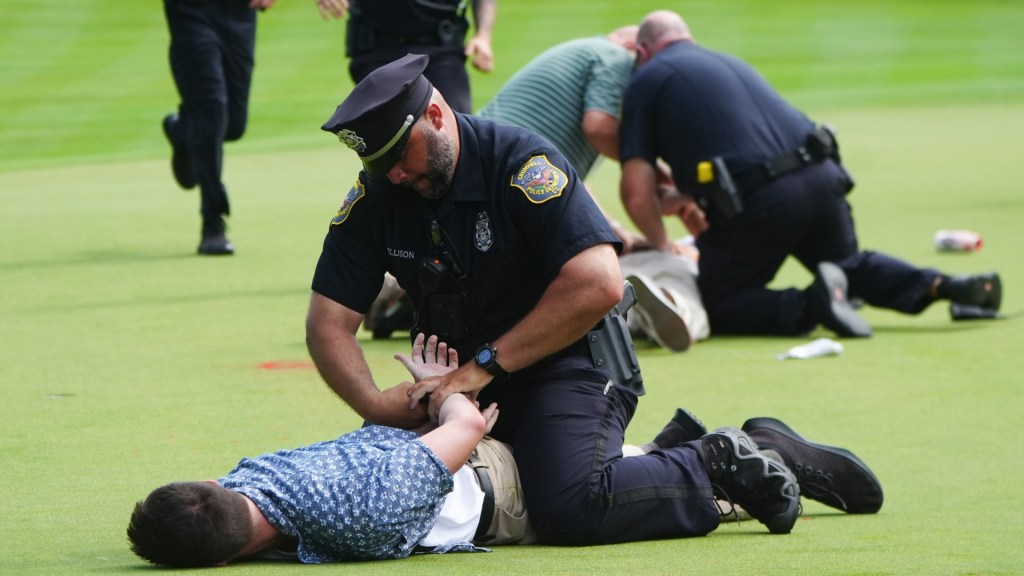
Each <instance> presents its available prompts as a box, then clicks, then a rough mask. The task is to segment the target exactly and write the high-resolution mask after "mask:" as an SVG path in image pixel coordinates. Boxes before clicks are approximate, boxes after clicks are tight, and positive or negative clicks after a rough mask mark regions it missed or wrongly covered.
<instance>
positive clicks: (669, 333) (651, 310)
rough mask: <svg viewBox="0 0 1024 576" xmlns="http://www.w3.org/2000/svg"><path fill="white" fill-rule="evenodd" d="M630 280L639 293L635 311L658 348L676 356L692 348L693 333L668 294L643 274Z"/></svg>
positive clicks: (631, 277)
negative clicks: (691, 336) (691, 333)
mask: <svg viewBox="0 0 1024 576" xmlns="http://www.w3.org/2000/svg"><path fill="white" fill-rule="evenodd" d="M626 280H627V281H628V282H629V283H630V284H632V285H633V289H634V290H635V291H636V307H635V308H634V311H635V312H636V313H637V314H639V315H640V316H641V317H642V322H641V324H642V325H643V326H644V327H645V328H646V329H648V330H649V336H650V337H651V338H652V339H653V340H654V341H655V342H656V343H657V344H658V346H661V347H662V348H667V349H669V350H671V351H673V352H682V351H684V350H686V349H687V348H689V347H690V331H689V330H688V329H687V328H686V322H685V321H684V320H683V317H682V316H680V315H679V312H676V307H675V304H673V303H672V301H671V300H669V298H668V296H667V295H666V294H665V292H664V291H663V290H662V289H661V288H659V287H658V285H657V284H656V283H655V282H654V281H653V280H651V279H650V278H648V277H647V276H643V275H641V274H632V275H630V276H628V277H627V278H626Z"/></svg>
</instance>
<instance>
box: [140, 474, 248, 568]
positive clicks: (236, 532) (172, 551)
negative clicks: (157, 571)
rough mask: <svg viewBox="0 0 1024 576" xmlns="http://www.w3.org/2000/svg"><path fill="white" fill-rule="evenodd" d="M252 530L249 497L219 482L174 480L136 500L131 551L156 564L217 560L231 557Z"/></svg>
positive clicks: (208, 563) (183, 564)
mask: <svg viewBox="0 0 1024 576" xmlns="http://www.w3.org/2000/svg"><path fill="white" fill-rule="evenodd" d="M252 534H253V528H252V522H251V519H250V517H249V506H248V503H247V502H246V500H245V497H244V496H242V495H241V494H239V493H237V492H234V491H232V490H228V489H227V488H224V487H223V486H220V485H219V484H217V483H215V482H174V483H171V484H167V485H166V486H161V487H160V488H157V489H156V490H153V491H152V492H151V493H150V494H149V496H147V497H146V499H145V500H143V501H142V502H139V503H137V504H136V505H135V510H134V511H133V512H132V518H131V521H130V522H129V523H128V539H129V540H130V541H131V548H132V552H135V554H136V555H138V556H139V557H140V558H142V559H144V560H148V561H150V562H152V563H153V564H164V565H168V566H180V567H195V566H215V565H217V564H222V563H224V562H227V561H228V560H230V559H232V558H233V557H234V556H235V555H236V554H237V553H238V552H240V551H241V550H242V549H243V548H244V547H245V546H246V545H247V544H248V543H249V540H250V538H251V537H252Z"/></svg>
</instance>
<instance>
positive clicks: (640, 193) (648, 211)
mask: <svg viewBox="0 0 1024 576" xmlns="http://www.w3.org/2000/svg"><path fill="white" fill-rule="evenodd" d="M657 189H658V182H657V175H656V173H655V170H654V167H653V166H651V165H650V164H649V163H647V162H646V161H645V160H643V159H640V158H630V159H629V160H627V161H626V162H624V163H623V164H622V181H621V183H620V188H619V193H620V195H621V198H622V205H623V207H624V208H625V209H626V214H628V215H629V218H630V220H632V221H633V224H635V225H636V227H637V228H638V229H640V232H642V233H643V235H644V236H646V237H647V240H648V242H650V243H651V245H652V246H654V247H656V248H658V249H659V250H667V249H668V247H669V241H668V234H667V233H666V232H665V223H664V222H663V221H662V216H661V203H660V201H659V199H658V194H657Z"/></svg>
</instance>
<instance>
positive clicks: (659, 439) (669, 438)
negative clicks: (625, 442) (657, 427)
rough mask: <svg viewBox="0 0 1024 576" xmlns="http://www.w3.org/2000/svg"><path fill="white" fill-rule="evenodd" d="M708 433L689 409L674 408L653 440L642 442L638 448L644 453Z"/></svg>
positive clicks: (682, 442)
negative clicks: (669, 417)
mask: <svg viewBox="0 0 1024 576" xmlns="http://www.w3.org/2000/svg"><path fill="white" fill-rule="evenodd" d="M707 433H708V429H707V427H705V426H704V423H703V422H701V421H700V420H698V419H697V417H696V416H694V415H693V414H692V413H690V411H689V410H686V409H684V408H676V413H675V414H674V415H673V416H672V419H671V420H669V421H668V424H665V427H664V428H662V429H661V432H658V435H657V436H655V437H654V440H651V441H650V442H648V443H646V444H644V445H643V446H641V447H640V448H641V449H642V450H643V451H644V453H648V452H651V451H653V450H664V449H666V448H674V447H676V446H680V445H682V444H685V443H687V442H690V441H691V440H697V439H699V438H701V437H703V436H704V435H705V434H707Z"/></svg>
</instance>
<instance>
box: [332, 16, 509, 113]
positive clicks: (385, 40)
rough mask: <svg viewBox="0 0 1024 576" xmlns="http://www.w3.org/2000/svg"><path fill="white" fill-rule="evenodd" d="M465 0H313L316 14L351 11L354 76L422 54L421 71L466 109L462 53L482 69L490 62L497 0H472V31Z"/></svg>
mask: <svg viewBox="0 0 1024 576" xmlns="http://www.w3.org/2000/svg"><path fill="white" fill-rule="evenodd" d="M469 3H470V2H469V0H317V8H319V10H320V14H321V15H322V16H323V17H324V19H327V18H329V17H334V18H341V17H343V16H344V15H345V12H346V10H348V11H349V12H350V14H349V18H348V24H347V31H346V33H345V55H346V56H348V57H349V58H350V60H349V74H351V76H352V80H353V81H355V82H359V81H360V80H362V79H363V78H364V77H366V75H367V74H369V73H370V72H371V71H373V70H376V69H377V68H379V67H380V66H382V65H384V64H387V63H388V62H392V61H394V60H397V59H399V58H401V57H402V56H405V55H406V54H410V53H411V54H426V55H428V56H430V63H429V64H428V65H427V70H426V72H424V75H425V76H426V77H427V79H428V80H430V83H431V84H433V85H434V86H436V87H437V89H438V90H440V91H441V93H442V94H444V95H445V99H446V100H447V101H448V103H449V105H450V106H451V107H452V108H453V109H454V110H455V111H457V112H464V113H466V114H469V113H470V112H471V111H472V105H473V101H472V99H471V98H470V88H469V75H468V74H467V73H466V58H467V57H468V58H471V62H472V63H473V66H474V67H475V68H476V69H477V70H480V71H481V72H490V71H491V69H492V68H493V66H494V56H493V52H492V50H491V32H492V29H493V27H494V18H495V13H496V0H472V5H473V21H474V23H475V25H476V31H475V32H474V34H473V36H472V38H470V40H469V42H468V43H467V42H466V33H467V32H468V30H469V20H468V19H467V18H466V5H467V4H469Z"/></svg>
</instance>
